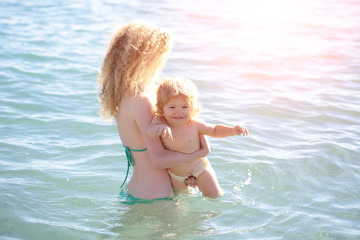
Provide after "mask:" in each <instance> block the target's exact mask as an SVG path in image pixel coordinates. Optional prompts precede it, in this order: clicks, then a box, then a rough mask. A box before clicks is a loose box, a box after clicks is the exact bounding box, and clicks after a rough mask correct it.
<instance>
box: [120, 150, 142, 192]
mask: <svg viewBox="0 0 360 240" xmlns="http://www.w3.org/2000/svg"><path fill="white" fill-rule="evenodd" d="M123 147H124V148H125V154H126V160H127V170H126V176H125V179H124V182H123V183H122V184H121V187H120V188H122V187H123V186H124V184H125V182H126V179H127V177H128V175H129V169H130V166H134V164H135V160H134V157H133V155H132V154H131V151H133V152H144V151H146V150H147V148H144V149H140V150H137V149H131V148H129V147H127V146H124V145H123Z"/></svg>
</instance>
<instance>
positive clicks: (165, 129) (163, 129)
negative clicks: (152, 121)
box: [156, 124, 173, 141]
mask: <svg viewBox="0 0 360 240" xmlns="http://www.w3.org/2000/svg"><path fill="white" fill-rule="evenodd" d="M156 134H157V135H158V136H159V137H163V138H169V139H170V140H171V141H173V137H172V133H171V128H170V127H169V126H166V125H165V124H161V125H159V127H158V129H157V130H156Z"/></svg>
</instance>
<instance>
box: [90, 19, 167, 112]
mask: <svg viewBox="0 0 360 240" xmlns="http://www.w3.org/2000/svg"><path fill="white" fill-rule="evenodd" d="M169 52H170V37H169V33H167V32H165V31H162V30H161V29H160V28H158V27H155V26H153V25H150V24H145V23H130V24H127V25H125V26H123V27H122V28H121V29H120V30H119V31H117V32H116V33H115V34H114V36H113V38H112V40H111V42H110V44H109V47H108V50H107V53H106V55H105V58H104V61H103V63H102V66H101V70H100V73H99V75H98V78H97V82H98V86H99V88H101V92H100V94H99V101H100V103H101V106H100V110H99V114H100V115H101V116H102V117H104V118H105V119H109V118H110V117H116V116H117V113H118V106H119V103H120V101H121V99H122V97H123V96H124V94H125V93H126V92H127V91H130V92H131V93H132V94H134V95H135V94H138V93H139V91H143V90H145V89H146V88H147V87H148V86H149V85H150V84H151V82H152V81H153V79H154V77H155V76H156V75H157V74H158V73H160V71H161V69H162V68H163V66H164V65H165V62H166V59H167V57H168V54H169Z"/></svg>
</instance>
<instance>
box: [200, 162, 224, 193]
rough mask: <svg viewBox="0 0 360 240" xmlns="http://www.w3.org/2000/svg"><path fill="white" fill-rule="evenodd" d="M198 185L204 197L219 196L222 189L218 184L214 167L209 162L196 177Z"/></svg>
mask: <svg viewBox="0 0 360 240" xmlns="http://www.w3.org/2000/svg"><path fill="white" fill-rule="evenodd" d="M198 187H199V190H200V191H201V192H202V195H203V196H204V197H211V198H216V197H221V196H222V195H223V190H222V189H221V187H220V186H219V183H218V181H217V178H216V174H215V171H214V169H213V168H212V166H211V165H210V164H208V166H207V167H206V169H205V170H204V171H203V172H202V173H201V174H200V176H199V177H198Z"/></svg>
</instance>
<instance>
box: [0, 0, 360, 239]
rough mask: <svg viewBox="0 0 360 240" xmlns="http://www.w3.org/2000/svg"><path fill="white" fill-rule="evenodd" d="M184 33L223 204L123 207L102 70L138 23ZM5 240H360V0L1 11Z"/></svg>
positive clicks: (173, 61)
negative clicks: (123, 29)
mask: <svg viewBox="0 0 360 240" xmlns="http://www.w3.org/2000/svg"><path fill="white" fill-rule="evenodd" d="M135 20H141V21H150V22H152V23H154V24H157V25H159V26H161V27H162V28H165V29H167V30H168V31H170V32H171V35H172V39H173V49H172V52H171V54H170V58H169V61H168V63H167V65H166V67H165V69H164V71H163V73H162V76H163V77H168V76H179V77H186V78H189V79H191V80H193V81H194V82H195V83H196V85H197V86H198V88H199V93H200V102H201V104H202V110H201V115H200V117H201V118H203V119H204V120H205V121H207V122H210V123H214V124H217V123H220V124H239V123H242V124H244V125H245V126H246V127H247V128H248V130H249V132H250V134H249V136H248V137H239V136H233V137H229V138H224V139H210V144H211V153H210V155H209V160H210V161H211V163H212V165H213V167H214V169H215V171H216V174H217V176H218V179H219V183H220V185H221V187H222V188H223V190H224V196H223V197H221V198H219V199H204V198H203V197H201V194H200V193H199V192H198V191H196V190H195V191H194V192H193V194H190V195H180V196H177V197H175V198H174V199H173V200H172V201H160V202H153V203H149V204H142V203H136V204H132V205H130V204H125V203H124V202H123V201H122V199H121V197H119V192H120V189H119V186H120V184H121V182H122V181H123V178H124V176H125V173H126V160H125V155H124V152H123V149H122V147H121V142H120V139H119V137H118V135H117V131H116V126H115V125H114V124H109V123H107V122H105V121H104V120H103V119H101V118H100V117H99V116H98V108H99V103H98V101H97V95H98V89H96V76H97V73H98V70H99V67H100V65H101V62H102V59H103V57H104V54H105V51H106V47H107V45H108V44H109V41H110V38H111V34H112V33H113V32H114V31H115V30H116V29H117V28H118V27H120V26H121V25H123V24H126V23H128V22H131V21H135ZM0 84H1V85H0V239H6V240H10V239H11V240H15V239H21V240H25V239H36V240H41V239H52V240H54V239H271V240H274V239H360V227H359V226H360V162H359V160H360V156H359V155H360V154H359V152H360V126H359V121H360V120H359V119H360V1H358V0H343V1H338V0H317V1H310V0H286V1H285V0H254V1H245V0H224V1H205V0H199V1H190V0H181V1H170V0H164V1H160V0H152V1H139V0H134V1H113V0H103V1H101V0H88V1H82V0H71V1H70V0H64V1H50V0H44V1H20V0H19V1H16V0H2V1H1V2H0Z"/></svg>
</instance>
